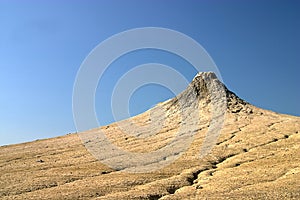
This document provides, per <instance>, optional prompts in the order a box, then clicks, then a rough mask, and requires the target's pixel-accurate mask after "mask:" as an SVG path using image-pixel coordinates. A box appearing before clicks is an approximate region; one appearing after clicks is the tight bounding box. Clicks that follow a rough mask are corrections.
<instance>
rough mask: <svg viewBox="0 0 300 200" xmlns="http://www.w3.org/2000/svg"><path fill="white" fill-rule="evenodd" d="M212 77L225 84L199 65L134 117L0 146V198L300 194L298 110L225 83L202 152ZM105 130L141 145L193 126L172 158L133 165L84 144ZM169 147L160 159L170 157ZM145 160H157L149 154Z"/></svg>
mask: <svg viewBox="0 0 300 200" xmlns="http://www.w3.org/2000/svg"><path fill="white" fill-rule="evenodd" d="M212 83H216V85H217V86H218V87H219V86H220V87H221V86H223V85H222V83H220V82H219V81H218V80H217V78H216V77H215V75H214V74H212V73H200V74H198V75H197V76H196V77H195V78H194V80H193V82H192V83H191V84H190V85H189V87H188V88H187V89H186V91H184V92H183V93H182V94H180V95H179V96H178V97H177V98H174V99H171V100H168V101H166V102H163V103H160V104H158V105H157V106H156V107H154V108H153V109H151V110H149V111H147V112H145V113H143V114H140V115H138V116H135V117H133V118H131V119H128V120H124V121H122V122H120V123H114V124H111V125H109V126H105V127H100V128H97V129H93V130H89V131H86V132H84V133H80V134H69V135H65V136H61V137H57V138H51V139H45V140H38V141H34V142H29V143H23V144H17V145H9V146H2V147H0V172H1V174H0V199H70V200H71V199H300V181H299V180H300V134H299V131H300V118H299V117H294V116H289V115H283V114H278V113H274V112H272V111H267V110H263V109H260V108H257V107H255V106H253V105H251V104H248V103H247V102H245V101H243V100H242V99H240V98H239V97H237V96H236V95H235V94H234V93H232V92H230V91H229V90H227V88H226V87H225V88H224V91H225V97H226V101H225V103H226V110H225V112H226V115H225V117H224V123H223V126H222V129H221V132H220V135H219V137H218V138H217V141H213V142H214V143H215V145H214V146H213V148H212V149H211V151H210V152H209V154H206V155H205V156H203V157H202V158H201V159H200V158H199V152H200V150H201V148H202V147H203V145H204V144H205V142H207V141H206V139H207V138H206V135H207V133H208V131H209V128H210V127H212V124H211V118H212V117H211V113H212V112H213V111H212V108H214V109H218V108H219V107H218V105H217V104H216V105H217V106H215V107H213V106H212V104H213V103H214V97H215V96H211V94H210V92H209V91H208V88H209V85H210V84H212ZM200 94H201V95H200ZM219 100H222V98H219ZM179 104H181V106H182V107H183V108H180V105H179ZM182 113H183V114H182ZM197 116H200V117H199V120H198V117H197ZM132 122H134V124H133V123H132ZM151 123H152V125H151V126H150V127H152V129H153V128H154V129H155V127H160V128H159V129H158V131H157V134H154V135H151V134H150V132H151V130H150V129H149V132H147V131H144V132H143V131H139V130H148V128H146V129H139V128H138V127H137V124H139V125H140V126H141V127H143V126H147V125H149V124H151ZM183 123H184V124H185V126H183V125H182V124H183ZM120 127H122V128H120ZM182 127H184V128H183V129H181V128H182ZM100 130H101V131H103V132H105V134H106V136H107V137H108V138H109V139H110V141H112V142H113V143H114V144H115V145H117V146H119V147H121V148H122V149H125V150H127V151H131V152H136V153H145V152H151V151H156V150H158V149H160V148H162V147H165V146H168V145H170V144H172V143H174V141H175V142H176V139H178V138H176V136H175V135H176V134H177V133H178V131H179V130H180V133H181V132H182V133H187V132H189V133H190V132H192V133H193V134H192V135H191V137H193V140H192V142H191V144H190V145H189V146H188V149H187V150H186V151H184V152H183V153H182V154H178V155H179V156H178V159H176V160H175V161H174V162H171V163H170V164H169V165H166V166H164V167H163V168H160V169H158V170H155V171H151V172H139V173H130V172H127V171H126V169H135V168H134V167H135V166H134V165H133V166H129V165H124V166H123V165H120V167H119V168H117V169H112V168H110V167H108V166H106V165H105V164H102V163H101V162H99V161H98V160H97V159H96V158H95V157H94V156H92V154H91V153H90V152H89V151H88V150H87V149H86V147H89V148H90V149H91V148H93V147H94V146H95V145H96V144H97V142H95V140H93V137H95V136H97V134H98V132H99V131H100ZM128 132H132V133H133V134H131V135H130V134H129V135H128ZM140 135H145V136H148V135H150V137H141V138H140V137H137V136H140ZM79 136H80V137H79ZM88 138H90V139H89V140H87V139H88ZM84 144H85V145H86V146H84ZM174 152H176V150H174ZM172 153H173V152H167V153H166V156H165V157H164V158H163V159H162V160H158V161H157V163H161V164H163V163H164V162H165V161H167V160H168V159H171V158H172V156H174V155H173V154H172ZM176 155H177V154H176ZM122 156H123V155H120V158H119V159H126V157H122ZM107 159H110V158H107ZM147 166H150V167H151V166H153V165H150V164H149V163H147V162H145V167H147ZM145 169H147V168H145Z"/></svg>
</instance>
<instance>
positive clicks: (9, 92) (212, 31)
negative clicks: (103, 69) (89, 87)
mask: <svg viewBox="0 0 300 200" xmlns="http://www.w3.org/2000/svg"><path fill="white" fill-rule="evenodd" d="M299 10H300V1H297V0H295V1H289V0H285V1H281V0H280V1H276V0H269V1H267V0H257V1H255V0H248V1H246V0H243V1H241V0H236V1H234V0H226V1H223V0H219V1H216V0H207V1H201V0H197V1H187V0H182V1H176V0H164V1H150V0H149V1H145V0H136V1H133V0H128V1H123V0H119V1H117V0H107V1H91V0H88V1H83V0H82V1H13V0H7V1H5V0H0V91H1V98H0V145H4V144H12V143H19V142H24V141H30V140H35V139H40V138H48V137H53V136H58V135H64V134H66V133H69V132H75V131H76V129H75V126H74V123H73V115H72V91H73V84H74V80H75V78H76V73H77V71H78V69H79V67H80V65H81V63H82V61H83V60H84V58H85V57H86V56H87V55H88V53H89V52H90V51H91V50H92V49H93V48H94V47H95V46H96V45H98V44H99V43H100V42H101V41H103V40H105V39H106V38H108V37H110V36H112V35H114V34H116V33H119V32H121V31H125V30H127V29H131V28H138V27H147V26H154V27H165V28H170V29H174V30H177V31H180V32H182V33H184V34H186V35H188V36H190V37H192V38H193V39H195V40H196V41H197V42H198V43H200V44H201V45H202V46H203V47H204V48H205V49H206V50H207V51H208V53H209V54H210V55H211V57H212V58H213V60H214V61H215V63H216V64H217V66H218V68H219V70H220V72H221V75H222V78H223V81H224V82H225V84H226V85H227V87H228V88H229V89H231V90H232V91H234V92H235V93H237V94H238V95H239V96H240V97H241V98H243V99H245V100H247V101H248V102H250V103H252V104H254V105H256V106H259V107H262V108H266V109H270V110H273V111H276V112H281V113H287V114H292V115H297V116H299V115H300V105H299V102H300V93H299V85H300V80H299V72H300V66H299V64H300V39H299V35H300V12H299ZM149 55H151V56H149ZM150 58H151V59H150ZM147 62H158V63H160V62H162V63H165V64H168V65H170V66H173V67H174V68H177V69H178V70H179V71H180V72H181V73H184V74H185V75H186V76H187V78H188V79H189V80H191V79H192V78H193V76H194V75H195V74H194V73H195V71H193V70H191V69H190V68H189V67H187V65H188V64H187V63H185V62H184V61H183V60H180V59H178V58H173V57H172V55H169V54H165V53H164V52H159V51H151V50H149V51H148V52H135V54H134V53H132V54H129V55H127V56H126V58H125V57H124V58H120V59H119V60H117V62H115V63H114V66H112V68H111V69H112V70H115V71H118V69H123V68H124V66H126V67H125V68H126V69H127V70H128V69H130V68H131V67H134V66H136V65H137V64H142V63H147ZM122 66H123V68H122ZM123 70H124V69H123ZM121 71H122V70H121ZM113 74H116V73H115V72H114V73H111V75H108V77H106V79H107V80H106V82H105V84H103V85H104V86H105V87H104V88H102V89H101V88H100V89H99V92H97V95H96V108H97V116H98V118H99V121H100V123H101V124H107V123H110V122H112V121H113V118H112V115H111V113H110V110H109V107H108V106H107V105H110V104H109V103H108V101H106V100H105V99H107V98H108V97H109V96H110V90H111V88H112V87H113V83H114V81H115V79H116V77H114V75H113ZM103 81H105V79H104V80H103ZM154 93H155V95H153V94H154ZM172 95H173V94H172V93H171V92H170V91H168V90H167V89H166V88H162V87H158V86H155V85H149V86H146V87H143V88H141V89H139V90H138V91H136V93H135V94H134V95H133V97H132V101H131V104H130V112H131V113H132V115H134V114H137V113H139V112H142V111H144V110H146V109H148V108H149V107H151V106H152V105H153V104H155V103H157V102H159V101H163V100H165V99H168V98H171V97H172Z"/></svg>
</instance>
